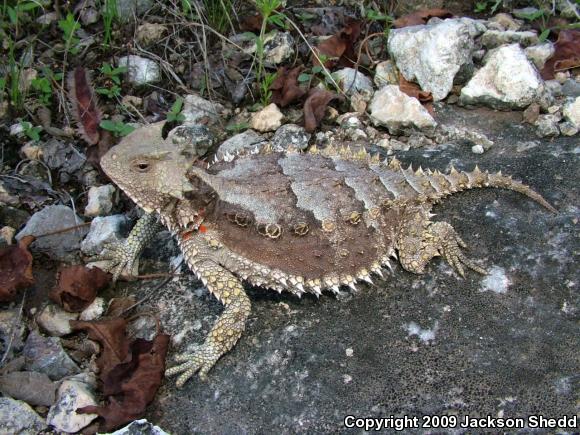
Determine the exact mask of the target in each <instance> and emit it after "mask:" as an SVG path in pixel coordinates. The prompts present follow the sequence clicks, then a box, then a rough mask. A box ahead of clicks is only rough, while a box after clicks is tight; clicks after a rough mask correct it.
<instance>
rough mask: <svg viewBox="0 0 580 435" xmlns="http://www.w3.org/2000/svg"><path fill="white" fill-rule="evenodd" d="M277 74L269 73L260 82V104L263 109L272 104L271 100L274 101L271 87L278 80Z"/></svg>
mask: <svg viewBox="0 0 580 435" xmlns="http://www.w3.org/2000/svg"><path fill="white" fill-rule="evenodd" d="M276 76H277V73H275V72H273V73H267V74H265V75H264V76H263V77H262V80H261V81H260V104H261V105H262V107H266V106H267V105H268V104H270V100H271V99H272V91H271V90H270V86H272V83H274V80H276Z"/></svg>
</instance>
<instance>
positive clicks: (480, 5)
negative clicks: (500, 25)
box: [473, 0, 502, 14]
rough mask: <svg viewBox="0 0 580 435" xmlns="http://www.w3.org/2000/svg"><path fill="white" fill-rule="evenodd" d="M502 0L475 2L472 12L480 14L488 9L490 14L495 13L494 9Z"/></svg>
mask: <svg viewBox="0 0 580 435" xmlns="http://www.w3.org/2000/svg"><path fill="white" fill-rule="evenodd" d="M501 3H502V0H485V1H482V2H477V3H475V8H474V10H473V11H474V12H476V13H478V14H481V13H484V12H487V11H489V13H491V14H495V11H497V9H498V8H499V7H500V6H501Z"/></svg>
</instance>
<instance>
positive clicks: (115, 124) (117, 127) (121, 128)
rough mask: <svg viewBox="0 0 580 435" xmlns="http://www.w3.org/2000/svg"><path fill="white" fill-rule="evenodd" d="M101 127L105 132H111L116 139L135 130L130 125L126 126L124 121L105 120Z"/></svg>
mask: <svg viewBox="0 0 580 435" xmlns="http://www.w3.org/2000/svg"><path fill="white" fill-rule="evenodd" d="M99 126H100V127H101V128H102V129H103V130H107V131H110V132H111V133H113V134H114V135H115V136H116V137H123V136H127V135H128V134H129V133H131V132H132V131H134V130H135V127H133V126H132V125H129V124H125V123H124V122H123V121H111V120H110V119H104V120H103V121H101V123H100V124H99Z"/></svg>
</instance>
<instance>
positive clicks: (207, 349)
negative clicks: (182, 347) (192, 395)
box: [165, 342, 223, 388]
mask: <svg viewBox="0 0 580 435" xmlns="http://www.w3.org/2000/svg"><path fill="white" fill-rule="evenodd" d="M222 353H223V352H220V350H218V349H217V347H216V346H215V345H213V344H212V343H211V342H205V343H204V344H202V345H201V346H200V347H199V348H198V349H197V350H196V351H195V352H194V353H182V354H179V355H176V356H175V361H177V362H178V363H182V364H179V365H177V366H175V367H171V368H170V369H167V370H166V371H165V376H173V375H177V374H179V377H178V378H177V381H175V385H176V386H177V388H181V387H182V386H183V385H184V384H185V383H186V382H187V381H188V379H189V378H191V377H192V376H193V375H195V373H196V372H198V371H199V377H200V378H201V380H206V379H207V373H208V372H209V371H210V370H211V368H212V367H213V366H214V365H215V363H216V362H217V360H218V359H219V358H220V356H221V355H222Z"/></svg>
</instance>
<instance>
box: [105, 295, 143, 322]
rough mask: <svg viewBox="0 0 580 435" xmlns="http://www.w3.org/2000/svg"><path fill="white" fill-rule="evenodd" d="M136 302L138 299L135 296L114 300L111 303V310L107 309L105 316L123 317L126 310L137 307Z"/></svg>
mask: <svg viewBox="0 0 580 435" xmlns="http://www.w3.org/2000/svg"><path fill="white" fill-rule="evenodd" d="M136 302H137V299H135V296H133V295H130V296H127V297H123V298H113V299H111V301H110V302H109V308H107V312H106V313H105V315H106V316H107V317H121V316H122V315H123V313H124V312H125V310H127V309H128V308H130V307H132V306H133V305H135V303H136Z"/></svg>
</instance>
